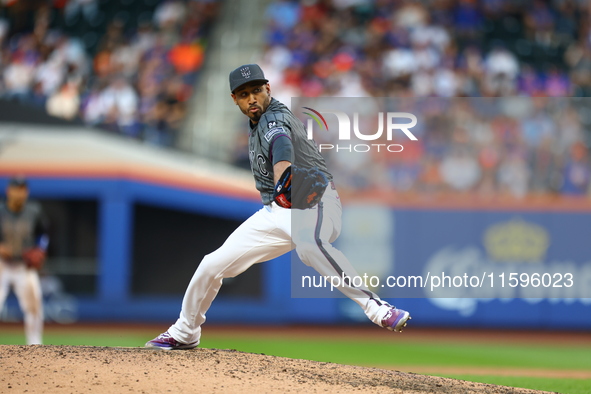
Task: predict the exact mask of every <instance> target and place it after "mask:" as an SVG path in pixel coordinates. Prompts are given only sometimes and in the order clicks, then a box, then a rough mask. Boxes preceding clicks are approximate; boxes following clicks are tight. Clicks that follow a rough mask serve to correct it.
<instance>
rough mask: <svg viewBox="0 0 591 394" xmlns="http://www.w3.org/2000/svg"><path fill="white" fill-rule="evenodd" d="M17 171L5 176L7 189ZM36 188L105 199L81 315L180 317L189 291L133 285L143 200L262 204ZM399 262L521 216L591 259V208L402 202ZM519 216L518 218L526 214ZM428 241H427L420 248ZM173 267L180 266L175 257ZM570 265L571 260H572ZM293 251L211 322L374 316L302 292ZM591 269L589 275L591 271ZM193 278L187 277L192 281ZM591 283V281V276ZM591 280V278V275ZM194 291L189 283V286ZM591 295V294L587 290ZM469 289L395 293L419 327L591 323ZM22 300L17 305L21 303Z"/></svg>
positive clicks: (228, 211)
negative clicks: (137, 212) (256, 293)
mask: <svg viewBox="0 0 591 394" xmlns="http://www.w3.org/2000/svg"><path fill="white" fill-rule="evenodd" d="M6 183H7V178H6V177H4V178H0V188H2V190H4V188H5V186H6ZM30 185H31V196H32V197H34V198H38V199H70V200H71V199H95V200H96V201H97V202H98V216H99V217H98V229H97V234H98V256H97V257H98V264H99V273H98V276H97V284H96V285H97V286H96V288H97V291H96V294H94V295H93V296H76V300H75V301H76V311H75V314H76V320H79V321H122V322H156V321H158V322H165V323H171V322H172V321H174V320H175V319H176V318H177V317H178V313H179V311H180V305H181V301H182V297H181V296H158V297H155V296H138V295H133V294H132V292H131V281H132V278H131V272H132V270H131V261H132V256H131V251H132V245H131V239H132V232H133V218H132V216H133V206H134V204H137V203H142V204H146V205H152V206H156V207H164V208H173V209H175V210H181V211H186V212H193V213H204V214H208V215H212V216H216V217H219V218H225V219H228V218H229V219H234V220H238V221H242V220H244V219H246V218H247V217H248V216H250V215H251V214H252V213H254V212H255V211H256V210H257V209H259V208H260V204H259V203H257V202H254V201H249V200H245V199H241V198H232V197H228V196H220V195H212V194H208V193H206V192H196V191H189V190H183V189H178V188H173V187H169V186H163V185H158V184H150V183H146V182H141V181H135V180H129V179H71V178H57V177H56V178H51V177H39V178H34V177H32V178H30ZM390 213H391V215H393V217H395V218H396V220H395V222H394V223H396V231H395V232H394V233H395V234H396V236H395V237H394V238H393V240H392V243H393V245H394V250H395V259H396V261H412V262H414V264H417V265H419V266H427V265H428V264H429V262H430V261H431V260H432V258H433V256H434V255H436V254H437V253H438V251H441V250H453V251H455V252H456V253H461V252H462V250H465V249H466V248H473V249H475V250H476V251H477V252H480V253H481V254H482V255H485V254H486V250H485V249H486V248H485V246H483V241H482V238H483V234H485V233H486V232H487V231H488V230H489V229H490V228H491V227H492V226H494V225H497V224H499V223H500V224H503V223H510V222H511V221H512V220H521V221H525V222H527V223H532V224H533V225H536V226H539V227H542V228H543V229H544V230H545V231H546V233H547V234H548V237H549V242H550V246H549V247H548V249H547V253H546V255H545V257H544V258H545V259H548V260H556V261H568V262H573V263H574V264H579V265H581V264H583V265H584V264H585V263H587V262H589V261H591V257H590V256H591V242H589V241H588V237H589V228H590V223H591V222H590V221H591V213H586V212H575V213H568V212H517V211H493V210H482V211H479V210H474V211H450V210H447V211H446V210H433V209H429V210H419V209H404V210H403V209H392V210H391V212H390ZM516 218H517V219H516ZM416 245H420V247H416ZM166 264H167V263H166V262H163V268H165V269H163V275H169V274H171V271H172V272H173V270H174V268H171V267H170V266H165V265H166ZM565 267H568V265H565ZM292 274H293V271H292V268H291V259H290V256H289V255H285V256H281V257H280V258H277V259H275V260H273V261H270V262H266V263H264V264H263V265H262V281H261V283H262V289H261V290H262V297H259V298H256V299H253V298H248V297H232V296H225V297H224V296H220V297H218V298H217V299H216V300H215V302H214V304H213V306H212V308H211V309H210V311H209V313H208V322H210V323H220V324H221V323H224V324H226V323H227V324H295V323H299V324H302V323H312V324H334V323H346V324H355V323H358V322H363V323H364V324H370V323H368V322H367V321H366V320H365V318H364V317H363V315H362V313H361V312H360V309H359V308H358V307H357V305H356V304H355V303H353V302H352V301H350V300H348V299H343V298H293V297H292V294H291V291H292V288H291V286H292V283H291V276H292ZM588 279H589V278H587V279H585V280H588ZM189 280H190V278H186V283H188V281H189ZM586 283H588V284H589V283H591V282H586ZM590 286H591V284H590ZM183 290H184V289H183ZM582 294H587V293H584V292H583V293H582ZM521 296H523V295H522V294H516V296H515V297H504V296H502V294H501V296H498V297H489V298H476V297H469V296H460V297H456V298H448V299H435V300H434V299H426V298H400V299H396V300H390V301H391V302H392V303H395V305H397V306H398V307H401V308H404V309H408V310H410V311H411V312H412V315H413V325H416V326H450V327H501V328H545V329H590V328H591V298H585V297H579V296H578V295H576V294H575V295H574V296H569V297H558V298H551V297H536V298H518V297H521ZM13 306H14V305H13Z"/></svg>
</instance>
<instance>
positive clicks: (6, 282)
mask: <svg viewBox="0 0 591 394" xmlns="http://www.w3.org/2000/svg"><path fill="white" fill-rule="evenodd" d="M28 197H29V189H28V185H27V181H26V179H24V178H22V177H15V178H12V179H11V180H10V181H9V183H8V187H7V188H6V202H5V203H4V204H0V309H2V307H3V305H4V302H5V301H6V297H7V296H8V292H9V291H10V288H11V287H12V288H13V289H14V293H15V294H16V297H17V299H18V302H19V305H20V307H21V310H22V311H23V314H24V317H25V335H26V339H27V344H29V345H36V344H41V343H42V335H43V302H42V294H41V284H40V282H39V272H38V271H39V269H41V267H42V266H43V263H44V261H45V251H46V249H47V245H48V243H49V237H48V235H47V222H46V220H45V219H44V217H43V214H42V212H41V207H40V206H39V205H38V204H35V203H32V202H27V199H28Z"/></svg>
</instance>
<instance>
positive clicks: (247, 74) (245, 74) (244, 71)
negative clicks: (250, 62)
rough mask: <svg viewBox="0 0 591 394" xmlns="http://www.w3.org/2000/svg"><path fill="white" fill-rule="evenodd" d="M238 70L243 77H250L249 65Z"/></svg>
mask: <svg viewBox="0 0 591 394" xmlns="http://www.w3.org/2000/svg"><path fill="white" fill-rule="evenodd" d="M240 72H241V73H242V76H243V77H244V78H250V67H243V68H241V69H240Z"/></svg>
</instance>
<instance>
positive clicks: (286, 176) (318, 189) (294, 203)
mask: <svg viewBox="0 0 591 394" xmlns="http://www.w3.org/2000/svg"><path fill="white" fill-rule="evenodd" d="M326 186H328V179H327V178H326V176H325V175H324V174H323V173H322V172H321V171H320V170H319V169H318V168H317V167H312V168H299V167H295V166H289V167H287V168H286V169H285V171H283V174H281V177H280V178H279V181H277V184H276V185H275V191H274V193H273V200H275V202H276V203H277V204H278V205H279V206H281V207H283V208H296V209H308V208H312V207H313V206H315V205H316V204H318V203H319V202H320V200H321V199H322V196H323V195H324V191H325V190H326Z"/></svg>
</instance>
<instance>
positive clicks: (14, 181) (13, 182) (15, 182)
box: [8, 176, 28, 187]
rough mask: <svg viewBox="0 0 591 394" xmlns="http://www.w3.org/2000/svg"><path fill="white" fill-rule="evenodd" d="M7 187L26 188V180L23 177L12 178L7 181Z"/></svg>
mask: <svg viewBox="0 0 591 394" xmlns="http://www.w3.org/2000/svg"><path fill="white" fill-rule="evenodd" d="M8 186H14V187H27V186H28V182H27V178H25V177H24V176H13V177H12V178H10V180H9V181H8Z"/></svg>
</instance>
